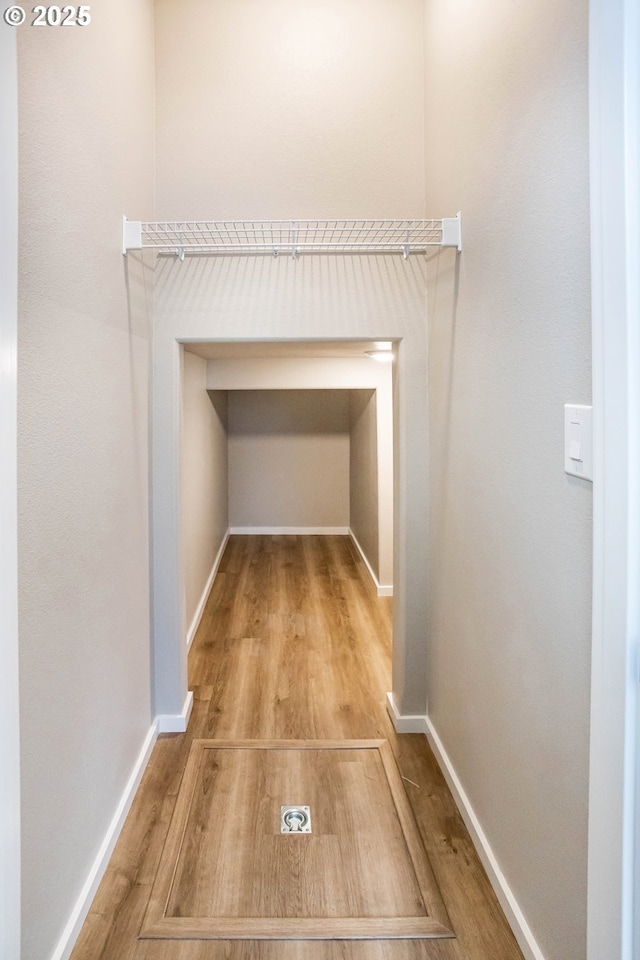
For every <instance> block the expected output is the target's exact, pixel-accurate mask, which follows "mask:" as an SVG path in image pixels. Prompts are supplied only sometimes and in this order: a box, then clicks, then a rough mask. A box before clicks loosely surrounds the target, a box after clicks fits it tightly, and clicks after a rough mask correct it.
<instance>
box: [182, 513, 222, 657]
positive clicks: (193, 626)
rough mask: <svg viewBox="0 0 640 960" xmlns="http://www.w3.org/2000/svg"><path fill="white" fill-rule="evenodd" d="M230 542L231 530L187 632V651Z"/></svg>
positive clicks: (218, 555) (214, 564)
mask: <svg viewBox="0 0 640 960" xmlns="http://www.w3.org/2000/svg"><path fill="white" fill-rule="evenodd" d="M228 541H229V530H227V532H226V533H225V535H224V537H223V538H222V543H221V544H220V549H219V550H218V552H217V554H216V558H215V560H214V561H213V566H212V568H211V573H210V574H209V577H208V579H207V582H206V583H205V585H204V590H203V591H202V596H201V597H200V603H199V604H198V606H197V607H196V612H195V613H194V615H193V619H192V621H191V626H190V627H189V629H188V630H187V650H190V649H191V644H192V643H193V638H194V637H195V635H196V631H197V629H198V627H199V626H200V621H201V620H202V614H203V613H204V608H205V607H206V605H207V600H208V599H209V594H210V593H211V588H212V587H213V581H214V580H215V578H216V573H217V572H218V567H219V566H220V561H221V560H222V554H223V553H224V548H225V547H226V545H227V543H228Z"/></svg>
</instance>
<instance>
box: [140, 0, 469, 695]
mask: <svg viewBox="0 0 640 960" xmlns="http://www.w3.org/2000/svg"><path fill="white" fill-rule="evenodd" d="M423 16H424V6H423V2H422V0H373V2H372V0H323V2H314V0H311V2H305V3H304V4H300V3H299V2H297V0H275V2H273V3H271V2H270V3H268V4H265V3H258V2H255V0H240V2H238V0H215V2H204V0H183V2H180V3H175V2H173V0H159V2H158V3H157V5H156V37H157V48H156V63H157V71H156V76H157V135H158V139H157V145H158V157H157V167H156V169H157V209H158V215H159V216H160V217H161V218H164V217H174V216H175V217H180V218H183V217H195V218H202V217H211V218H216V217H259V216H272V217H282V216H284V217H305V216H308V215H310V216H332V215H333V216H363V217H369V216H373V217H375V216H392V217H395V216H422V215H423V214H424V201H423V193H424V162H423V157H424V145H425V144H424V89H423ZM455 210H457V206H455V205H454V206H452V208H451V209H450V210H449V211H438V212H436V211H430V212H431V213H432V214H436V213H438V214H444V213H446V212H449V213H455ZM445 256H449V257H450V258H453V257H454V256H455V254H454V253H453V252H452V251H448V253H447V254H445ZM155 308H156V315H155V323H156V326H155V335H154V371H155V387H154V422H155V424H156V426H157V429H156V431H155V435H154V478H155V481H154V482H155V486H154V496H153V501H154V551H155V565H154V583H155V585H156V588H157V590H156V597H155V607H154V611H155V612H154V622H155V624H156V634H155V663H156V666H157V673H156V681H157V685H156V689H157V693H158V705H162V710H163V712H165V711H166V712H170V713H173V712H176V711H177V710H179V709H181V707H182V702H183V698H184V691H185V690H186V664H185V662H184V660H180V661H178V660H177V659H176V637H178V636H180V634H181V630H182V623H183V615H182V613H181V611H180V609H179V608H178V606H177V605H176V600H175V597H176V592H177V587H176V584H177V583H179V552H178V548H177V542H178V530H177V520H176V518H175V516H173V515H172V512H173V513H175V509H174V504H175V496H176V488H177V475H176V464H175V453H174V450H175V437H176V433H177V426H176V420H177V412H176V410H177V387H176V383H177V380H178V377H177V369H178V353H177V348H176V343H175V341H176V339H178V340H179V339H185V340H187V339H193V340H206V339H221V340H225V339H229V340H250V339H257V340H265V339H277V338H284V339H287V338H288V339H296V340H299V339H304V338H311V339H322V338H339V337H356V338H357V337H364V338H367V339H398V340H401V341H402V342H401V343H400V345H399V349H398V378H397V396H398V417H399V422H400V423H401V424H402V425H403V429H402V430H401V431H396V438H397V443H398V456H397V460H398V463H399V466H400V473H399V476H400V478H401V482H400V483H399V484H397V485H396V497H397V510H396V523H397V528H398V538H397V546H398V557H397V558H396V574H397V577H398V579H399V580H400V581H401V582H402V586H403V589H402V591H401V592H400V595H399V596H398V597H397V602H396V604H395V605H394V606H395V618H396V619H395V634H394V636H395V644H394V681H393V683H394V690H395V692H396V694H397V698H398V701H399V702H400V704H401V707H402V709H403V710H405V712H407V713H419V712H423V711H424V708H425V700H426V685H425V677H424V673H425V669H426V668H425V663H424V652H423V648H424V623H425V617H426V611H425V590H424V583H425V579H426V446H427V442H426V430H427V425H426V418H425V415H424V412H425V410H426V333H425V310H426V293H425V264H424V261H423V260H421V259H420V258H418V257H415V258H411V259H410V260H408V261H406V262H405V261H403V260H402V259H401V258H400V257H397V256H388V257H386V256H385V257H317V258H315V257H308V258H300V259H299V260H298V261H296V262H294V261H292V260H291V259H289V258H286V257H280V258H279V259H278V260H274V259H273V258H271V257H266V258H265V257H256V258H251V257H245V258H242V257H239V258H235V257H225V258H208V259H195V258H194V259H191V260H187V261H185V262H184V263H180V262H174V261H173V260H171V259H165V260H163V261H162V262H160V263H159V266H158V271H157V285H156V291H155ZM409 515H410V518H411V519H410V521H409V519H408V516H409Z"/></svg>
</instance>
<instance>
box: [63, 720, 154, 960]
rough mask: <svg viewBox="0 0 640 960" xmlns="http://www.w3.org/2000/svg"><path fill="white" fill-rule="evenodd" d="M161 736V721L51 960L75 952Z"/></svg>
mask: <svg viewBox="0 0 640 960" xmlns="http://www.w3.org/2000/svg"><path fill="white" fill-rule="evenodd" d="M157 736H158V724H157V721H154V722H153V724H152V725H151V727H150V729H149V732H148V733H147V735H146V737H145V740H144V743H143V744H142V749H141V750H140V753H139V755H138V759H137V760H136V762H135V764H134V767H133V770H132V771H131V775H130V777H129V779H128V781H127V785H126V786H125V788H124V792H123V794H122V796H121V797H120V801H119V803H118V806H117V807H116V811H115V813H114V815H113V819H112V820H111V823H110V824H109V829H108V830H107V832H106V835H105V837H104V840H103V841H102V843H101V844H100V849H99V850H98V853H97V856H96V858H95V860H94V861H93V864H92V865H91V869H90V870H89V875H88V877H87V879H86V880H85V883H84V886H83V887H82V890H81V892H80V896H79V897H78V899H77V901H76V904H75V906H74V908H73V910H72V911H71V916H70V917H69V920H68V921H67V924H66V926H65V928H64V930H63V931H62V936H61V937H60V939H59V940H58V943H57V945H56V948H55V950H54V951H53V954H52V955H51V960H68V958H69V957H70V956H71V951H72V950H73V948H74V946H75V943H76V940H77V939H78V934H79V933H80V930H81V928H82V924H83V923H84V921H85V919H86V916H87V914H88V912H89V908H90V907H91V903H92V901H93V898H94V897H95V895H96V891H97V889H98V886H99V884H100V881H101V880H102V877H103V875H104V872H105V870H106V869H107V866H108V864H109V859H110V857H111V854H112V853H113V848H114V847H115V845H116V841H117V839H118V837H119V836H120V831H121V830H122V827H123V825H124V821H125V819H126V816H127V813H128V812H129V808H130V807H131V804H132V802H133V798H134V796H135V793H136V790H137V789H138V786H139V784H140V780H141V779H142V774H143V773H144V770H145V767H146V766H147V763H148V761H149V757H150V756H151V751H152V750H153V745H154V744H155V742H156V739H157Z"/></svg>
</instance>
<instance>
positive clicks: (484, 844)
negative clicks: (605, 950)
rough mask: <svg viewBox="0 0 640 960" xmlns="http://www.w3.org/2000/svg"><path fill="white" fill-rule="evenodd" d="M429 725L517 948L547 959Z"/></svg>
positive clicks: (535, 959)
mask: <svg viewBox="0 0 640 960" xmlns="http://www.w3.org/2000/svg"><path fill="white" fill-rule="evenodd" d="M424 719H425V724H426V734H427V738H428V740H429V743H430V745H431V749H432V750H433V752H434V754H435V757H436V760H437V761H438V764H439V766H440V769H441V770H442V773H443V775H444V778H445V780H446V781H447V784H448V785H449V789H450V790H451V793H452V794H453V798H454V800H455V802H456V804H457V807H458V810H459V811H460V815H461V816H462V819H463V820H464V822H465V824H466V827H467V830H468V831H469V834H470V835H471V839H472V840H473V844H474V846H475V848H476V850H477V851H478V856H479V857H480V860H481V861H482V865H483V866H484V868H485V870H486V871H487V875H488V877H489V880H490V882H491V886H492V887H493V889H494V891H495V894H496V896H497V898H498V900H499V901H500V906H501V907H502V909H503V911H504V913H505V916H506V918H507V920H508V921H509V925H510V926H511V929H512V930H513V933H514V936H515V938H516V940H517V941H518V945H519V947H520V949H521V950H522V952H523V954H524V956H525V958H526V960H545V957H544V954H543V953H542V950H541V949H540V947H539V946H538V944H537V942H536V939H535V937H534V936H533V934H532V932H531V930H530V928H529V925H528V923H527V921H526V920H525V917H524V914H523V913H522V910H521V909H520V907H519V905H518V901H517V900H516V898H515V896H514V893H513V891H512V889H511V887H510V886H509V884H508V883H507V880H506V877H505V875H504V874H503V872H502V870H501V869H500V864H499V863H498V860H497V859H496V856H495V854H494V852H493V850H492V849H491V845H490V843H489V840H488V839H487V836H486V834H485V832H484V830H483V829H482V826H481V824H480V821H479V820H478V817H477V816H476V814H475V812H474V809H473V807H472V806H471V803H470V801H469V797H468V796H467V794H466V793H465V790H464V787H463V786H462V783H461V782H460V779H459V777H458V775H457V773H456V771H455V769H454V766H453V764H452V762H451V760H450V758H449V756H448V754H447V752H446V750H445V748H444V746H443V745H442V741H441V740H440V737H439V736H438V734H437V732H436V729H435V727H434V726H433V723H432V722H431V720H430V719H429V718H428V717H425V718H424ZM611 960H613V954H612V955H611Z"/></svg>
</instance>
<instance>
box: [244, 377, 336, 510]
mask: <svg viewBox="0 0 640 960" xmlns="http://www.w3.org/2000/svg"><path fill="white" fill-rule="evenodd" d="M229 521H230V526H231V527H232V528H235V527H348V526H349V394H348V392H347V391H346V390H237V391H233V392H231V393H229Z"/></svg>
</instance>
